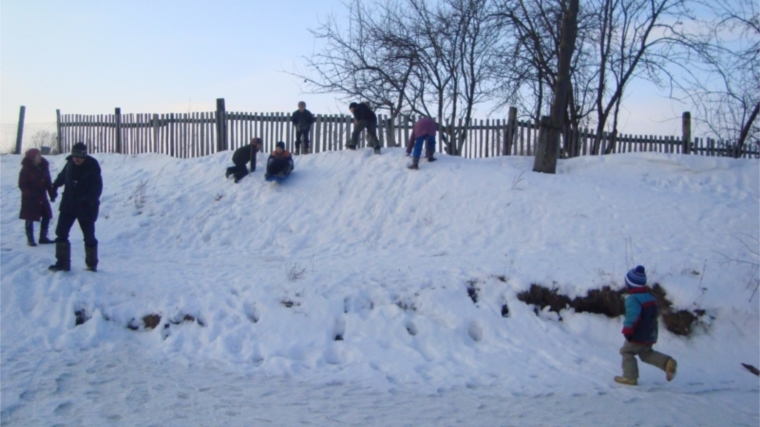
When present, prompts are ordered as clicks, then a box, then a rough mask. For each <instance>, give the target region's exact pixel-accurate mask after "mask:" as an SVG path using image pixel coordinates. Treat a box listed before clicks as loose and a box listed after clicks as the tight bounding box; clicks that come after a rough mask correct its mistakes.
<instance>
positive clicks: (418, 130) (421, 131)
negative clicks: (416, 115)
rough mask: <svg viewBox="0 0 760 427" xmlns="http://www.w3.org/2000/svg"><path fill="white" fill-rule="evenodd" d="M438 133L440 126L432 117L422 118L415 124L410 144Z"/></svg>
mask: <svg viewBox="0 0 760 427" xmlns="http://www.w3.org/2000/svg"><path fill="white" fill-rule="evenodd" d="M437 131H438V125H437V124H435V120H433V119H431V118H430V117H420V119H419V120H417V123H415V124H414V129H412V134H411V135H410V136H409V143H410V144H414V140H415V139H417V138H419V137H421V136H425V135H433V136H435V133H436V132H437Z"/></svg>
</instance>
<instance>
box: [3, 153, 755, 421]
mask: <svg viewBox="0 0 760 427" xmlns="http://www.w3.org/2000/svg"><path fill="white" fill-rule="evenodd" d="M94 156H95V157H96V158H97V159H98V161H99V162H100V164H101V167H102V170H103V180H104V194H103V197H102V199H101V210H100V218H99V220H98V222H97V223H96V228H97V237H98V240H99V241H100V248H99V251H100V259H101V262H100V265H99V271H98V272H97V273H90V272H86V271H84V269H83V266H84V254H83V252H84V250H83V249H84V248H83V244H82V240H81V233H80V232H79V230H78V229H77V227H76V226H75V227H74V229H73V230H72V237H71V241H72V266H73V267H74V268H73V269H72V272H70V273H58V274H52V273H50V272H48V271H47V269H46V267H47V266H48V265H49V264H51V263H53V262H54V256H53V253H54V248H53V245H46V246H40V247H36V248H31V247H27V246H25V243H24V242H25V240H24V237H23V222H22V221H21V220H18V219H17V218H18V210H19V206H20V196H19V191H18V189H17V187H16V180H17V176H18V170H19V164H20V157H19V156H14V155H4V156H2V159H1V161H2V164H1V166H2V181H1V186H2V188H1V189H0V191H1V193H0V197H2V211H1V213H2V224H1V227H2V228H1V232H2V252H0V257H1V258H0V260H1V261H2V295H1V296H2V319H1V320H2V342H1V343H0V344H1V350H2V368H3V369H2V422H3V425H6V423H7V424H8V425H28V424H29V421H30V420H34V421H35V422H39V423H41V424H55V423H56V422H63V423H74V424H81V423H84V424H90V425H93V424H102V423H104V422H105V420H106V419H108V414H107V411H102V413H100V414H93V413H89V412H87V411H85V410H82V409H81V405H83V403H82V402H83V400H85V397H84V396H85V395H86V393H87V390H86V387H80V388H77V387H76V384H77V381H76V378H78V376H77V375H75V374H72V373H69V376H68V377H66V378H69V380H67V381H68V382H67V384H68V385H67V387H68V389H71V390H73V393H74V394H75V395H76V394H77V393H81V394H82V399H80V400H77V399H73V398H70V399H73V400H72V402H71V403H70V404H69V406H65V407H64V410H60V411H59V409H60V408H61V407H60V404H59V403H60V402H59V403H55V404H54V400H55V399H54V397H55V392H54V391H50V392H49V393H47V394H46V392H44V390H45V387H44V386H42V385H39V384H43V383H44V381H42V380H41V378H47V377H45V376H44V375H46V374H45V372H49V375H48V376H49V377H50V378H49V379H48V381H50V382H55V383H56V384H59V382H60V381H58V380H59V379H60V378H61V375H64V374H66V373H67V371H66V369H69V368H65V367H64V366H57V364H56V360H61V361H62V360H66V361H69V362H71V361H76V360H81V358H82V357H84V358H85V359H86V360H91V361H95V360H98V361H104V360H107V359H108V357H109V355H114V356H113V357H114V360H116V361H117V362H113V363H115V364H116V365H115V366H117V368H115V369H117V370H119V369H120V368H119V367H122V366H123V367H125V368H124V369H127V368H126V367H127V366H131V367H132V368H135V367H136V366H147V365H156V364H159V365H160V366H162V367H163V368H162V370H163V369H166V370H168V371H170V372H175V371H171V370H172V369H175V368H173V367H176V366H179V367H184V368H187V367H199V366H209V365H211V366H213V372H216V374H213V375H212V374H209V375H210V377H213V378H217V380H218V378H219V376H220V375H221V376H224V375H228V374H230V373H235V374H238V375H244V376H247V378H257V379H258V380H257V381H264V380H262V378H268V379H269V380H267V381H270V383H271V381H272V380H271V379H272V378H274V379H278V380H277V381H279V379H293V380H294V381H296V382H297V383H299V384H301V383H304V384H310V386H307V388H308V387H316V388H317V389H320V387H327V386H329V385H333V384H349V385H351V384H354V385H356V384H358V385H360V386H361V387H364V386H366V387H368V388H370V389H372V390H386V391H387V390H395V389H401V390H404V393H408V392H409V390H416V391H417V392H418V393H419V394H420V395H422V396H425V395H428V394H430V393H442V392H443V391H447V390H448V391H452V393H464V394H466V392H467V390H472V389H487V390H490V392H489V394H493V393H496V395H502V396H512V397H515V398H518V399H522V400H525V399H527V398H528V397H544V398H546V396H550V398H549V400H551V399H553V398H551V396H555V395H556V396H559V397H560V400H563V399H564V398H565V397H568V396H574V395H576V394H578V393H580V396H583V399H585V400H584V402H594V401H595V400H594V398H593V396H597V395H598V396H609V398H607V401H608V402H619V401H625V400H626V399H630V398H631V393H635V394H637V395H640V394H641V393H647V392H652V393H661V394H662V393H667V394H666V395H665V396H664V397H663V395H660V397H659V398H646V397H641V396H639V397H638V398H642V399H645V400H646V399H653V402H655V403H657V402H659V404H660V405H667V404H668V403H673V402H682V401H689V400H690V399H692V400H693V399H704V402H711V401H721V402H724V403H723V404H722V409H721V410H720V411H718V412H715V409H714V408H712V409H711V408H709V407H706V408H702V409H699V408H695V411H696V412H694V413H690V414H688V415H684V414H678V413H670V414H669V417H670V418H667V419H666V422H664V424H668V423H671V424H681V425H683V424H684V423H686V422H690V421H695V420H697V421H698V420H701V421H702V422H704V423H707V424H710V422H711V420H715V421H716V422H717V420H721V419H725V418H726V417H729V419H731V420H733V424H736V425H741V424H747V425H756V424H757V422H758V414H759V413H760V409H759V408H758V403H757V402H758V390H759V389H760V387H758V379H757V377H755V376H753V375H751V374H749V373H748V372H746V371H745V370H744V369H743V368H742V367H741V366H740V363H741V362H744V363H750V364H753V365H756V366H757V365H760V362H759V359H760V342H759V341H760V338H759V337H760V328H759V322H758V316H759V314H758V300H760V296H758V295H754V296H753V291H754V288H755V286H756V283H757V282H756V281H757V277H758V276H757V270H756V266H757V263H758V234H759V233H760V201H759V200H760V172H759V169H758V162H756V161H751V160H734V159H724V158H711V157H698V156H677V155H666V154H654V153H646V154H645V153H639V154H627V155H614V156H601V157H584V158H577V159H571V160H564V161H560V164H559V167H558V174H557V175H542V174H536V173H533V172H531V168H532V161H533V159H532V158H521V157H498V158H491V159H480V160H467V159H461V158H454V157H449V156H444V155H442V156H440V158H439V161H437V162H435V163H427V162H425V161H423V162H422V164H421V165H420V170H419V171H409V170H407V169H406V168H405V167H404V165H405V162H406V158H405V157H404V152H403V150H402V149H386V150H385V151H384V153H383V154H382V155H381V156H373V155H372V154H371V151H369V150H363V151H362V150H360V151H357V152H332V153H321V154H317V155H309V156H300V157H296V169H295V172H294V173H293V175H292V177H291V179H290V180H288V181H287V182H286V183H284V184H282V185H278V184H273V183H267V182H265V181H264V180H263V169H264V167H265V166H264V164H265V160H266V156H264V155H262V156H259V157H260V158H259V163H258V168H257V170H256V172H254V173H253V174H252V175H249V176H248V177H246V178H245V179H243V180H242V181H241V182H240V183H239V184H237V185H236V184H234V183H233V182H232V181H231V180H230V181H226V180H225V179H224V178H223V174H224V169H225V167H226V166H228V162H229V157H230V153H219V154H217V155H213V156H209V157H205V158H198V159H186V160H183V159H174V158H170V157H165V156H159V155H139V156H123V155H115V154H95V155H94ZM48 160H49V161H50V162H51V168H52V171H51V172H53V173H57V172H58V171H59V170H60V169H61V168H62V166H63V164H64V156H51V157H48ZM56 208H57V206H56ZM57 214H58V213H57V211H56V212H55V215H56V218H57ZM54 224H55V219H54V221H53V228H54ZM37 227H39V224H37ZM637 264H642V265H644V266H646V268H647V272H648V277H649V283H659V284H660V285H661V286H662V287H663V288H664V289H665V291H666V292H667V295H668V298H669V299H670V301H671V302H672V303H673V307H674V308H675V309H679V310H681V309H682V310H687V311H693V310H695V309H699V310H704V312H705V314H704V315H703V316H702V317H701V318H700V320H699V322H698V324H697V325H695V328H694V332H693V333H692V334H691V336H690V337H682V336H677V335H674V334H672V333H670V332H668V331H666V330H665V328H664V327H663V325H661V327H660V341H659V343H658V345H657V347H656V348H657V349H659V350H661V351H663V352H665V353H668V354H671V355H672V356H673V357H675V358H677V359H678V360H679V374H678V377H677V379H676V380H675V381H674V382H672V383H667V382H665V379H664V375H663V374H662V372H661V371H658V370H656V369H655V368H653V367H651V366H647V365H643V364H642V365H641V366H640V369H641V375H642V376H641V379H640V386H639V387H638V388H628V389H626V388H624V387H623V388H621V387H622V386H619V385H616V384H614V383H612V377H613V376H614V375H619V373H620V372H619V371H620V356H619V354H618V349H619V347H620V345H621V344H622V342H623V338H622V336H621V335H620V329H621V322H622V318H619V317H618V318H607V317H605V316H602V315H597V314H589V313H574V312H573V310H572V309H567V310H563V311H562V312H561V313H560V315H561V320H560V316H559V315H557V313H553V312H549V311H548V308H547V309H544V310H543V311H540V312H538V315H536V313H535V312H534V308H533V307H532V306H529V305H526V304H525V303H523V302H522V301H519V300H518V298H517V295H518V293H520V292H523V291H525V290H527V289H529V287H530V286H531V285H532V284H538V285H542V286H545V287H548V288H552V289H557V290H558V292H561V293H562V294H565V295H568V296H569V297H571V298H573V297H576V296H583V295H585V294H586V292H588V291H589V290H592V289H600V288H601V287H603V286H611V287H612V288H613V289H618V288H621V287H622V286H623V277H624V274H625V272H626V271H627V270H628V269H629V268H632V267H633V266H635V265H637ZM748 284H749V285H750V286H749V287H748ZM146 316H147V317H146ZM78 317H79V318H80V322H81V320H86V321H85V322H84V324H81V325H77V324H76V323H77V318H78ZM159 317H160V320H159ZM152 320H155V321H157V322H158V323H157V325H156V327H155V328H150V327H146V323H148V324H149V325H148V326H152V324H151V323H150V322H151V321H152ZM135 329H136V330H135ZM125 349H128V351H127V350H125ZM124 351H127V354H130V355H131V356H130V357H129V359H134V358H137V359H139V360H140V361H143V363H136V362H134V360H132V361H130V362H127V361H125V360H124V357H125V356H124V354H125V353H124ZM87 355H89V356H87ZM88 358H89V359H88ZM71 363H72V365H68V366H74V365H76V363H73V362H71ZM91 365H92V366H90V369H94V370H93V372H101V371H99V370H102V369H106V368H103V367H102V366H101V365H100V363H92V364H91ZM95 366H99V367H98V368H95ZM112 367H113V366H112ZM70 369H71V370H73V371H72V372H74V371H76V369H79V368H75V367H72V368H70ZM138 370H139V368H138ZM31 371H33V373H32V372H31ZM77 372H79V373H80V374H81V375H84V376H87V375H88V374H87V373H88V372H89V371H85V370H80V371H77ZM130 372H132V371H131V370H129V371H128V372H121V373H120V374H113V375H111V377H113V378H116V379H115V380H114V381H116V383H114V384H112V385H100V386H93V385H92V384H90V388H92V387H94V388H95V389H96V390H99V391H100V392H103V393H106V394H107V393H108V392H109V391H110V390H115V389H117V388H118V387H117V386H116V385H115V384H117V383H119V381H123V380H126V378H129V377H130V376H131V375H134V373H133V372H132V373H130ZM220 372H221V373H220ZM101 373H102V372H101ZM91 374H92V373H91ZM72 375H73V376H72ZM93 375H94V374H93ZM97 375H100V374H97ZM142 375H143V379H144V382H147V384H148V385H150V384H151V378H157V375H160V373H159V372H158V371H157V370H156V369H155V368H145V373H144V374H142ZM174 375H175V376H176V375H180V377H181V378H184V379H185V380H187V381H189V382H191V383H194V384H197V381H196V382H194V380H192V378H193V376H192V375H187V376H186V377H183V376H182V375H181V374H174ZM214 375H216V376H214ZM154 381H158V380H154ZM37 383H39V384H37ZM243 383H245V382H243ZM51 384H52V383H51ZM235 384H238V383H237V382H236V383H235ZM268 384H269V383H268ZM35 385H38V387H37V389H35ZM51 387H52V386H51ZM279 387H283V388H285V389H287V388H288V387H291V386H289V385H280V386H279ZM361 387H360V388H361ZM58 388H60V384H59V385H58ZM201 388H202V387H201ZM243 388H245V387H243ZM33 390H34V393H33V394H31V395H30V394H29V393H30V392H31V391H33ZM51 390H52V388H51ZM320 390H321V389H320ZM494 390H495V391H494ZM663 390H666V391H663ZM652 393H649V394H652ZM716 393H717V394H718V395H717V396H716ZM721 393H722V394H721ZM70 394H71V393H70ZM360 394H361V393H360ZM703 395H707V396H705V397H700V398H697V397H696V396H703ZM299 396H300V395H299ZM301 398H303V399H308V397H301ZM336 399H337V398H334V399H330V400H329V401H326V404H327V406H328V407H330V403H329V402H332V405H335V406H333V407H336V406H337V405H338V404H337V403H335V400H336ZM349 399H350V398H349ZM600 399H602V401H604V399H605V398H600ZM634 399H636V398H634ZM669 399H670V400H669ZM681 399H683V400H681ZM716 399H717V400H716ZM175 400H176V398H175ZM404 400H406V399H404ZM32 402H34V403H35V404H38V403H41V402H46V405H47V406H45V407H46V408H47V409H45V410H43V411H42V412H39V408H38V407H37V406H35V405H32V404H30V403H32ZM116 402H120V400H118V399H117V400H116ZM597 402H599V401H597ZM725 402H731V403H725ZM113 404H114V405H116V407H119V404H118V403H113ZM150 404H151V403H150V402H142V406H140V404H135V403H134V402H132V403H129V404H128V405H127V404H125V405H126V406H124V408H129V410H125V411H122V412H124V413H121V414H120V415H119V418H117V421H119V420H120V421H121V422H124V423H125V424H130V425H132V424H134V425H138V424H140V423H144V424H145V425H147V421H146V420H149V419H151V418H140V416H139V415H137V414H141V413H143V412H144V411H147V410H148V409H150V408H149V406H150ZM134 405H136V406H134ZM146 405H147V406H146ZM617 405H621V404H620V403H617ZM747 405H749V407H747ZM43 406H44V405H43ZM96 406H97V404H96ZM422 406H424V404H423V405H422ZM570 406H573V405H570ZM697 406H699V405H697ZM35 407H37V408H38V409H37V410H35V409H34V408H35ZM72 408H78V409H72ZM135 408H137V409H135ZM195 408H196V409H198V408H199V407H198V406H197V405H196V406H195ZM536 408H538V406H537V407H536ZM151 410H152V411H153V413H155V411H157V410H158V411H159V412H160V409H157V408H153V409H151ZM598 411H600V412H599V414H602V415H600V417H601V418H600V417H597V418H596V420H597V422H601V423H602V424H604V423H605V422H604V421H602V420H607V421H610V420H613V419H615V418H614V416H615V415H616V413H619V412H620V411H623V412H624V411H625V409H622V408H620V407H616V409H611V410H609V411H607V412H605V407H603V406H602V407H599V408H598ZM699 411H703V412H699ZM287 412H288V411H285V410H283V411H282V413H281V414H280V418H279V419H281V420H282V419H284V418H283V417H286V413H287ZM412 412H413V410H412ZM160 413H162V414H163V415H162V417H159V418H158V419H160V420H163V421H162V422H160V423H159V424H160V425H174V424H173V423H174V421H171V420H172V419H173V418H172V417H170V416H168V415H166V414H167V413H166V412H160ZM704 414H713V415H711V416H713V417H717V418H714V419H711V418H709V416H710V415H706V416H708V418H704V416H703V415H704ZM143 415H145V414H143ZM475 416H476V417H477V415H475ZM499 416H500V415H499V414H498V413H496V414H495V415H493V416H492V417H491V418H483V419H480V422H478V421H477V418H475V419H474V420H472V421H471V422H470V423H469V424H470V425H495V424H494V423H496V422H497V421H496V420H497V419H499V418H498V417H499ZM578 416H579V417H581V418H583V416H582V414H581V413H579V414H578ZM638 416H640V417H643V418H640V419H638V421H636V420H637V419H635V418H634V419H629V420H628V421H630V422H631V423H634V422H643V423H644V424H648V423H650V422H652V421H653V420H654V419H658V418H647V417H648V416H651V417H654V416H655V415H654V414H650V415H648V414H639V415H638ZM605 417H607V418H605ZM679 417H681V418H679ZM684 417H685V418H684ZM691 417H694V418H691ZM418 419H419V420H423V419H425V418H424V417H420V418H418ZM585 419H587V420H594V419H595V418H593V417H591V418H588V417H586V418H585ZM198 420H199V424H198V425H221V424H216V423H215V422H213V421H212V420H213V418H203V417H201V418H198ZM359 420H367V418H366V417H365V418H361V417H359V416H357V417H356V418H351V417H348V418H345V420H344V421H346V422H347V423H349V424H351V423H359V422H360V421H359ZM542 420H543V421H542V422H544V423H549V424H563V423H564V422H565V421H566V420H565V419H562V421H561V422H559V421H557V420H558V419H553V418H549V419H548V420H547V419H545V418H544V419H542ZM552 420H554V421H557V422H552ZM658 420H659V419H658ZM668 420H669V421H668ZM373 421H374V422H373ZM660 421H661V420H660ZM383 422H387V424H383ZM429 422H430V424H429V425H441V423H437V422H433V421H429ZM610 422H611V421H610ZM228 423H229V425H250V424H246V423H245V419H244V418H238V419H237V421H235V420H234V419H229V421H228ZM237 423H240V424H237ZM729 423H730V424H731V423H732V422H729ZM179 424H181V423H179ZM222 424H224V423H222ZM294 424H296V423H295V422H293V423H290V424H288V423H283V424H282V425H294ZM317 424H319V425H328V424H330V425H332V424H331V423H328V422H322V423H317ZM369 424H370V425H380V424H382V425H400V424H397V423H395V421H394V420H391V419H382V418H375V419H374V420H369ZM415 424H416V425H420V421H418V422H416V423H415ZM536 424H539V421H535V420H532V419H530V418H528V419H527V422H523V423H517V425H536ZM224 425H227V424H224ZM626 425H628V424H626Z"/></svg>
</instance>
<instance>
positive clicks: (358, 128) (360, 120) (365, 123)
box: [346, 102, 380, 154]
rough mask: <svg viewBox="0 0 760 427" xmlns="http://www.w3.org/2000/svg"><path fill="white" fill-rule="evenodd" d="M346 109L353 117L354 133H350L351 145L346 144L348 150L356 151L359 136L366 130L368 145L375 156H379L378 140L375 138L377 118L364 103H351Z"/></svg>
mask: <svg viewBox="0 0 760 427" xmlns="http://www.w3.org/2000/svg"><path fill="white" fill-rule="evenodd" d="M348 109H349V110H351V113H353V115H354V131H353V133H351V143H350V144H346V148H348V149H349V150H356V145H357V144H358V143H359V135H360V134H361V133H362V131H363V130H364V129H367V138H368V139H369V145H370V147H372V148H373V149H374V150H375V154H380V140H379V139H378V138H377V116H376V115H375V112H374V111H372V110H371V109H370V108H369V106H367V104H365V103H363V102H362V103H359V104H357V103H355V102H352V103H351V104H350V105H349V106H348Z"/></svg>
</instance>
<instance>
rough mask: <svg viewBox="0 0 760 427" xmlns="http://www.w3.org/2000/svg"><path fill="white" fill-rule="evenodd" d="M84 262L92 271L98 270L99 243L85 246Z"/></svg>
mask: <svg viewBox="0 0 760 427" xmlns="http://www.w3.org/2000/svg"><path fill="white" fill-rule="evenodd" d="M84 263H85V264H87V269H88V270H90V271H98V245H95V246H87V245H85V246H84Z"/></svg>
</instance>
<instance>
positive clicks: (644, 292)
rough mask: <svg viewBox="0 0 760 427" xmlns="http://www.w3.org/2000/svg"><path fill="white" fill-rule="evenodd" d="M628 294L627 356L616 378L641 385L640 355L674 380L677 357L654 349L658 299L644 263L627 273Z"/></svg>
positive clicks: (666, 376) (625, 321) (623, 349)
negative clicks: (619, 374)
mask: <svg viewBox="0 0 760 427" xmlns="http://www.w3.org/2000/svg"><path fill="white" fill-rule="evenodd" d="M625 284H626V286H627V287H628V294H629V295H628V296H627V297H626V299H625V320H624V321H623V335H624V336H625V343H624V344H623V347H622V348H621V349H620V354H621V355H622V356H623V363H622V365H623V376H622V377H615V381H616V382H618V383H621V384H626V385H637V384H638V379H639V366H638V364H637V363H636V357H635V356H637V355H638V356H639V358H640V359H641V361H642V362H644V363H648V364H650V365H654V366H656V367H658V368H660V369H662V370H663V371H665V379H667V380H668V381H671V380H672V379H673V378H675V376H676V366H677V363H676V360H675V359H673V358H672V357H670V356H668V355H666V354H662V353H660V352H657V351H654V350H653V349H652V346H653V345H654V344H655V343H656V342H657V316H658V314H659V313H658V311H659V310H658V309H657V300H655V299H654V297H653V296H652V294H651V293H649V288H647V287H646V284H647V276H646V272H645V271H644V267H642V266H638V267H636V268H634V269H633V270H630V271H629V272H628V274H626V275H625Z"/></svg>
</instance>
